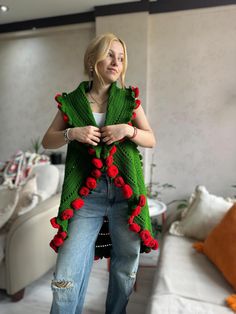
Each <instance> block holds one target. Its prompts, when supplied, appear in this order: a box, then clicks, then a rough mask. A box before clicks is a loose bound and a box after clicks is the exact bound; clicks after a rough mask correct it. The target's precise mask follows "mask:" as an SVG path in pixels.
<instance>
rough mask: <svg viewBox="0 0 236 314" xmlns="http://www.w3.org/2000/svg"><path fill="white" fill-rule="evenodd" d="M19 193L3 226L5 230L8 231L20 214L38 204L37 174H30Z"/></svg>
mask: <svg viewBox="0 0 236 314" xmlns="http://www.w3.org/2000/svg"><path fill="white" fill-rule="evenodd" d="M18 193H19V198H18V202H17V204H16V206H15V208H14V211H13V212H12V214H11V216H10V217H9V219H8V221H7V223H6V224H5V226H4V228H3V229H4V232H8V231H9V230H10V228H11V225H12V223H13V222H14V221H15V220H16V218H17V217H18V216H19V215H23V214H25V213H26V212H28V211H30V210H31V209H33V208H34V207H35V206H36V205H37V203H38V197H37V181H36V175H32V176H29V178H28V179H27V181H26V183H25V184H24V185H23V186H21V187H20V189H19V192H18Z"/></svg>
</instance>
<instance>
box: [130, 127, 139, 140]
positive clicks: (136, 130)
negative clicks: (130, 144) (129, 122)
mask: <svg viewBox="0 0 236 314" xmlns="http://www.w3.org/2000/svg"><path fill="white" fill-rule="evenodd" d="M133 128H134V134H133V135H132V136H131V137H130V138H129V139H133V138H135V136H136V135H137V133H138V129H137V128H136V126H134V127H133Z"/></svg>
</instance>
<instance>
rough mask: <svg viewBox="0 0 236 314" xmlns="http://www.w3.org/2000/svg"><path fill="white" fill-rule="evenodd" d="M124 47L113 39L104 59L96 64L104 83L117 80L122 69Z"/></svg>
mask: <svg viewBox="0 0 236 314" xmlns="http://www.w3.org/2000/svg"><path fill="white" fill-rule="evenodd" d="M123 61H124V49H123V46H122V44H121V43H120V42H119V41H116V40H114V41H113V42H112V43H111V46H110V49H109V51H108V53H107V56H106V58H105V59H104V60H102V61H100V62H99V63H98V65H97V67H98V72H99V74H100V75H101V77H102V79H103V80H104V82H105V84H110V83H113V82H115V81H117V80H118V79H119V77H120V75H121V72H122V70H123Z"/></svg>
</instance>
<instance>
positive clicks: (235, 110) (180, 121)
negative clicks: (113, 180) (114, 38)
mask: <svg viewBox="0 0 236 314" xmlns="http://www.w3.org/2000/svg"><path fill="white" fill-rule="evenodd" d="M107 31H112V32H115V33H116V34H118V35H119V36H121V37H122V38H123V39H124V40H125V41H126V43H127V46H128V56H129V68H128V73H127V85H131V84H132V85H138V86H139V87H140V90H141V98H142V100H143V106H144V108H145V110H146V113H147V115H148V117H149V120H150V123H151V125H152V127H153V129H154V132H155V134H156V135H157V139H158V146H157V147H156V148H155V149H153V150H151V149H148V150H145V164H146V167H145V170H146V180H148V174H149V170H150V168H149V164H150V158H151V155H152V153H155V162H156V163H157V167H156V168H155V169H156V172H155V176H156V178H157V180H158V181H159V182H161V183H165V182H168V183H170V184H174V185H175V186H176V190H174V191H173V192H171V191H169V192H167V193H166V195H164V199H173V198H176V197H186V196H187V195H188V194H189V193H190V192H191V191H192V190H193V188H194V187H195V185H196V184H204V185H206V187H207V188H208V189H209V190H210V191H211V192H213V193H218V194H224V195H229V194H232V193H233V189H231V188H230V185H231V184H235V183H236V178H235V172H236V171H235V170H236V169H235V167H236V165H235V157H234V156H235V155H236V144H235V143H236V141H235V138H234V137H235V134H236V124H235V122H234V120H235V117H236V106H235V103H236V92H235V90H236V88H235V85H236V84H235V83H236V78H235V68H236V58H235V56H236V41H235V32H236V6H227V7H218V8H210V9H201V10H193V11H183V12H177V13H165V14H153V15H148V13H145V12H144V13H133V14H124V15H117V16H106V17H99V18H97V19H96V22H95V23H87V24H81V25H74V26H67V27H61V28H53V29H47V30H43V31H35V32H32V31H31V32H27V33H23V35H22V33H21V35H20V34H18V35H14V34H13V35H11V36H10V37H9V36H6V35H4V36H3V35H1V36H0V150H1V151H0V159H1V160H5V159H6V158H9V157H10V155H11V154H12V153H13V152H14V151H15V150H16V149H18V148H20V149H23V150H26V149H28V148H30V141H31V138H35V137H37V136H38V135H41V136H42V134H43V132H44V131H45V129H46V128H47V126H48V124H49V122H50V121H51V119H52V117H53V116H54V114H55V113H56V106H55V102H54V100H53V96H54V95H55V94H56V93H57V92H60V91H70V90H72V89H73V88H75V87H76V86H77V84H78V82H79V81H80V80H82V79H84V78H85V77H84V76H83V73H82V71H83V70H82V69H83V66H82V59H83V57H82V56H83V53H84V50H85V47H86V45H87V43H88V42H89V40H90V39H91V38H92V37H93V36H94V35H95V34H100V33H102V32H107Z"/></svg>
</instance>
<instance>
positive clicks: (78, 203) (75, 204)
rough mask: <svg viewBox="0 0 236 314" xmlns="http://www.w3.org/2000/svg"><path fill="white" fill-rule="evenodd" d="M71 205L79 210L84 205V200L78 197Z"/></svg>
mask: <svg viewBox="0 0 236 314" xmlns="http://www.w3.org/2000/svg"><path fill="white" fill-rule="evenodd" d="M71 206H72V207H73V208H74V209H75V210H78V209H80V208H81V207H82V206H84V200H83V199H82V198H76V199H75V200H74V201H73V202H72V203H71Z"/></svg>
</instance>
